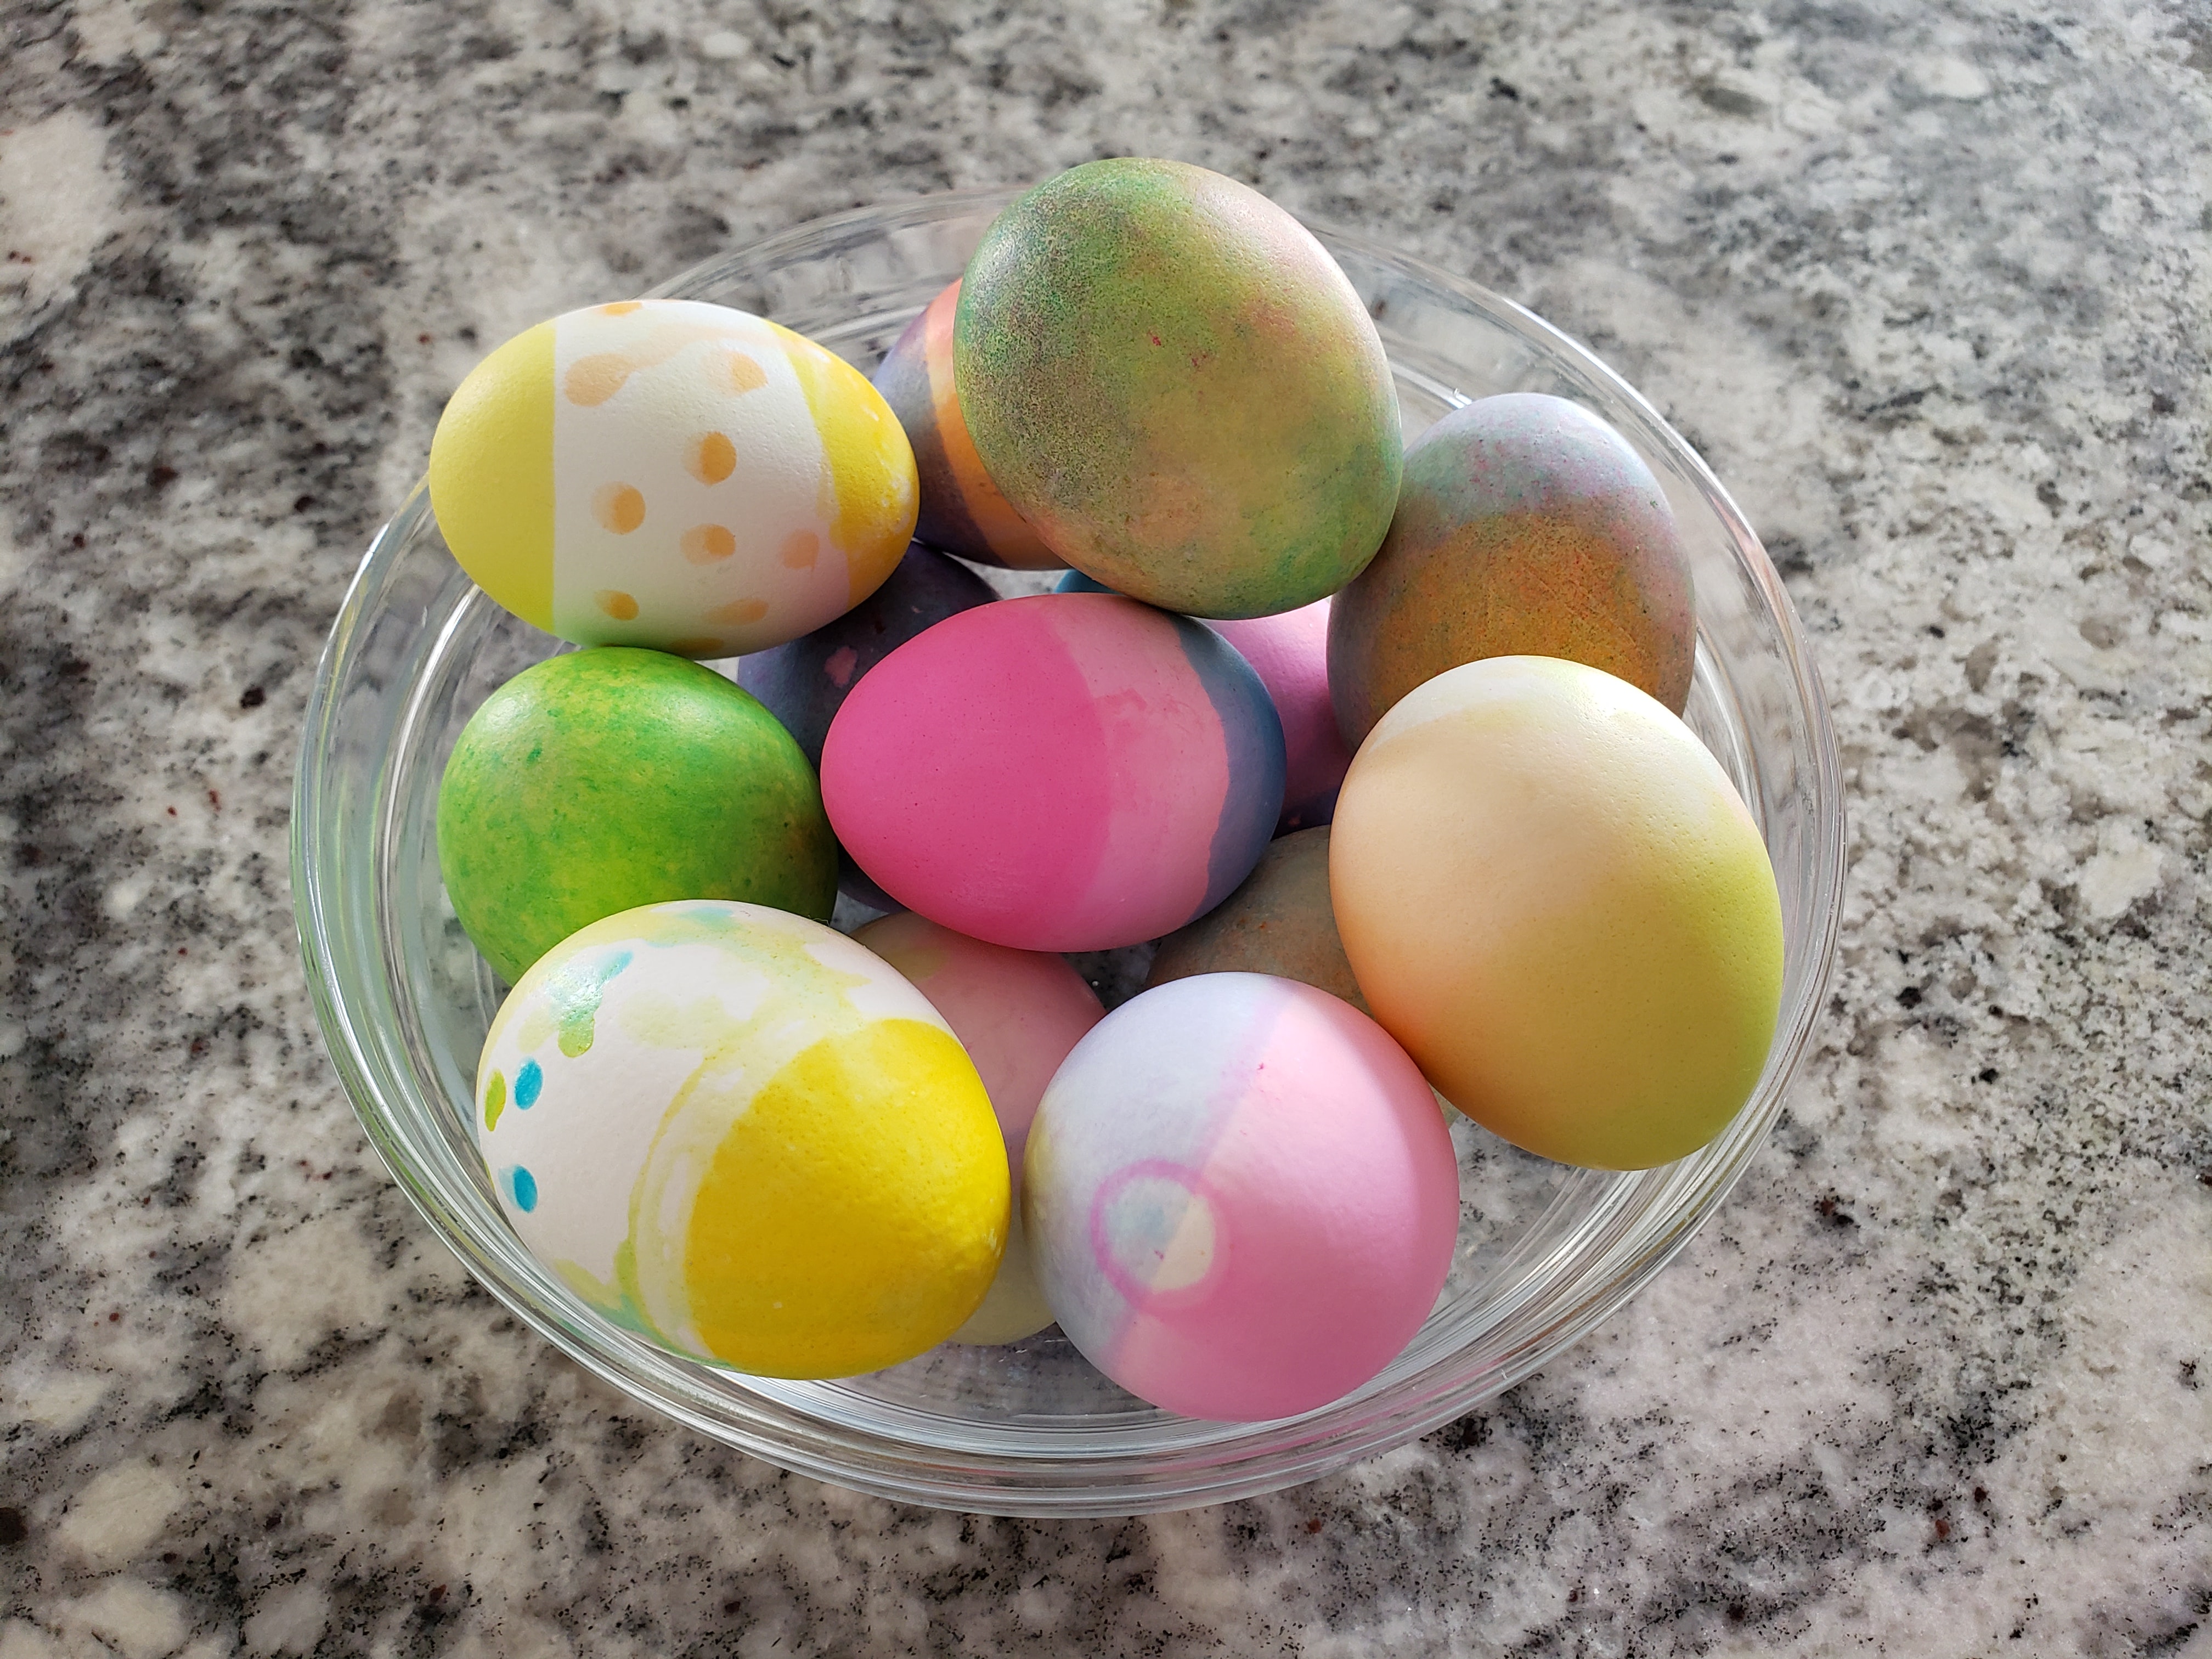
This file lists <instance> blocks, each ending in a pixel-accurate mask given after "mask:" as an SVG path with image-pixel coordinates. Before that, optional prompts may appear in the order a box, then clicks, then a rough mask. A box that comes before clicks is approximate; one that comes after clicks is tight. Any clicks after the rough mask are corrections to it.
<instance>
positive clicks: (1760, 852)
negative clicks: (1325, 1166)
mask: <svg viewBox="0 0 2212 1659" xmlns="http://www.w3.org/2000/svg"><path fill="white" fill-rule="evenodd" d="M1329 881H1330V888H1331V891H1332V893H1333V896H1334V901H1335V912H1336V922H1337V927H1338V930H1339V932H1340V933H1341V934H1342V936H1343V939H1344V951H1345V955H1346V958H1347V959H1348V960H1349V961H1350V962H1351V963H1352V971H1353V972H1354V973H1355V974H1357V975H1358V978H1359V986H1360V988H1361V989H1362V990H1364V992H1366V994H1367V1000H1368V1004H1369V1006H1370V1007H1371V1008H1372V1009H1373V1010H1374V1012H1375V1018H1376V1019H1378V1020H1380V1021H1381V1022H1382V1024H1383V1026H1384V1027H1385V1028H1386V1029H1388V1030H1389V1032H1390V1034H1391V1035H1392V1036H1395V1037H1396V1038H1397V1039H1398V1041H1399V1042H1401V1043H1403V1044H1404V1045H1405V1047H1406V1050H1407V1053H1409V1054H1412V1055H1413V1058H1414V1060H1417V1061H1418V1062H1419V1065H1420V1066H1421V1069H1422V1070H1423V1071H1424V1072H1425V1073H1427V1074H1428V1077H1429V1080H1430V1081H1431V1083H1433V1084H1435V1085H1436V1086H1437V1089H1438V1090H1439V1091H1442V1092H1443V1095H1444V1096H1445V1097H1446V1098H1448V1099H1449V1100H1450V1101H1451V1103H1453V1104H1454V1105H1455V1106H1457V1107H1458V1108H1459V1109H1461V1110H1462V1111H1463V1112H1465V1113H1466V1114H1467V1115H1468V1116H1469V1117H1471V1118H1473V1119H1474V1120H1475V1121H1477V1122H1478V1123H1480V1124H1482V1125H1483V1126H1484V1127H1486V1128H1489V1129H1491V1130H1492V1131H1494V1132H1495V1133H1498V1134H1500V1135H1503V1136H1504V1138H1505V1139H1508V1140H1510V1141H1511V1142H1513V1143H1514V1144H1515V1145H1516V1146H1522V1147H1525V1148H1527V1149H1528V1151H1529V1152H1536V1153H1540V1154H1541V1155H1542V1156H1544V1157H1546V1158H1557V1159H1559V1160H1560V1161H1561V1162H1562V1163H1566V1164H1583V1165H1588V1166H1590V1167H1594V1168H1598V1169H1608V1170H1639V1169H1646V1168H1649V1167H1650V1166H1652V1165H1655V1164H1665V1163H1668V1162H1670V1161H1671V1160H1673V1159H1674V1158H1680V1157H1682V1156H1684V1155H1685V1154H1686V1153H1689V1152H1694V1151H1696V1150H1697V1149H1698V1148H1699V1146H1704V1145H1705V1142H1707V1141H1708V1140H1710V1139H1712V1138H1713V1136H1715V1135H1716V1134H1717V1133H1720V1131H1721V1129H1722V1128H1723V1127H1724V1126H1725V1125H1726V1124H1727V1123H1728V1121H1729V1119H1730V1118H1731V1117H1733V1116H1735V1113H1736V1110H1737V1109H1738V1108H1740V1107H1741V1105H1742V1104H1743V1103H1744V1101H1745V1100H1746V1099H1747V1097H1749V1096H1750V1094H1751V1091H1752V1090H1753V1087H1754V1086H1756V1085H1757V1084H1758V1081H1759V1073H1760V1072H1761V1071H1762V1070H1763V1069H1764V1068H1765V1064H1766V1053H1767V1048H1768V1045H1769V1044H1770V1043H1771V1041H1772V1039H1773V1036H1774V1024H1775V1019H1776V1017H1777V1015H1778V1012H1779V1010H1780V1007H1781V1000H1782V956H1783V945H1782V905H1781V899H1780V896H1779V895H1778V893H1777V891H1776V889H1775V884H1774V872H1773V869H1772V866H1771V865H1770V864H1769V863H1768V862H1767V857H1766V848H1765V844H1764V842H1761V840H1760V838H1759V826H1758V825H1757V824H1756V823H1753V820H1752V817H1751V814H1750V813H1749V812H1748V811H1747V810H1746V809H1745V807H1744V805H1743V802H1742V800H1741V799H1739V798H1738V796H1737V794H1736V793H1735V788H1734V787H1732V786H1731V785H1730V783H1729V778H1728V775H1727V774H1726V773H1725V772H1723V770H1722V769H1721V767H1720V763H1718V762H1717V761H1716V760H1715V759H1714V758H1713V757H1712V756H1711V754H1709V753H1708V752H1707V751H1706V750H1705V745H1704V744H1701V743H1699V741H1698V739H1697V737H1696V735H1695V734H1694V733H1692V732H1691V730H1690V728H1689V727H1688V726H1685V725H1683V724H1682V722H1681V721H1680V720H1678V719H1677V718H1675V716H1674V714H1671V713H1669V712H1668V710H1667V709H1666V708H1664V707H1662V705H1661V704H1660V703H1658V702H1656V701H1655V700H1653V699H1652V698H1650V697H1648V696H1645V695H1644V693H1643V692H1641V691H1639V690H1637V689H1636V688H1635V687H1634V686H1632V685H1630V684H1627V683H1626V681H1623V680H1619V679H1616V678H1613V676H1612V675H1610V674H1607V673H1603V672H1601V671H1599V670H1597V669H1595V668H1589V667H1585V666H1583V665H1582V664H1579V663H1572V662H1565V661H1563V660H1560V659H1557V658H1550V657H1492V658H1489V659H1486V660H1484V661H1481V662H1476V663H1469V664H1467V665H1463V666H1462V667H1458V668H1454V669H1450V670H1449V671H1446V672H1444V673H1443V674H1440V675H1438V676H1437V678H1434V679H1432V680H1430V681H1428V682H1427V683H1426V684H1423V685H1420V686H1419V687H1417V688H1416V689H1415V690H1413V691H1411V692H1409V693H1408V694H1407V696H1405V697H1404V698H1403V699H1401V701H1400V702H1398V704H1397V705H1396V707H1395V708H1392V709H1391V710H1390V712H1389V714H1385V715H1384V716H1383V719H1382V721H1381V722H1380V723H1379V724H1378V725H1377V726H1376V727H1375V729H1374V731H1373V732H1370V734H1369V735H1368V738H1367V741H1366V742H1365V743H1364V744H1362V745H1361V746H1360V750H1359V753H1358V756H1357V757H1355V758H1354V759H1353V761H1352V771H1351V774H1350V775H1348V776H1347V777H1346V779H1345V781H1344V793H1343V794H1342V795H1341V796H1340V798H1339V799H1338V801H1337V806H1336V821H1335V823H1334V826H1333V827H1332V829H1331V831H1330V844H1329Z"/></svg>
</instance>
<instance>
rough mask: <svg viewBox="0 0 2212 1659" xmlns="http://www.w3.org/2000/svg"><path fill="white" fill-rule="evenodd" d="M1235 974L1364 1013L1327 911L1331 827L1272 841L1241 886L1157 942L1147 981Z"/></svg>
mask: <svg viewBox="0 0 2212 1659" xmlns="http://www.w3.org/2000/svg"><path fill="white" fill-rule="evenodd" d="M1231 973H1243V974H1276V975H1280V976H1281V977H1283V978H1285V979H1295V980H1299V981H1303V982H1304V983H1305V984H1308V985H1310V986H1313V987H1316V989H1318V990H1322V991H1326V992H1328V994H1330V995H1331V996H1334V997H1342V998H1343V999H1344V1000H1346V1002H1348V1003H1350V1004H1351V1005H1352V1006H1353V1007H1355V1008H1357V1009H1358V1010H1359V1011H1360V1012H1362V1013H1364V1012H1367V1000H1366V998H1364V996H1362V995H1361V994H1360V992H1359V981H1358V980H1356V979H1354V978H1353V977H1352V964H1351V963H1349V962H1347V961H1346V960H1345V955H1344V941H1343V940H1341V939H1339V938H1338V937H1337V936H1336V915H1335V913H1334V911H1333V910H1332V909H1331V908H1329V897H1328V825H1327V824H1323V825H1322V826H1321V827H1320V828H1319V829H1301V830H1299V831H1297V833H1296V834H1295V835H1288V836H1281V837H1279V838H1278V839H1277V840H1275V841H1273V842H1269V843H1268V845H1267V851H1266V852H1265V853H1262V854H1261V855H1260V862H1259V864H1258V865H1257V866H1255V867H1254V869H1253V872H1252V873H1251V874H1250V875H1249V876H1247V877H1246V878H1244V884H1243V886H1242V887H1239V888H1238V889H1237V890H1236V891H1235V892H1233V893H1231V895H1230V896H1228V897H1227V898H1226V899H1225V900H1223V901H1222V902H1220V903H1219V904H1218V905H1216V906H1215V907H1214V908H1212V909H1211V910H1209V911H1207V912H1206V914H1205V915H1202V916H1200V918H1199V919H1198V920H1197V921H1194V922H1192V923H1191V924H1190V925H1189V926H1188V927H1179V928H1177V929H1176V931H1175V932H1174V933H1170V934H1169V935H1168V936H1167V937H1166V938H1165V939H1162V940H1161V941H1160V944H1159V949H1158V951H1155V952H1154V953H1153V956H1152V969H1151V971H1150V972H1149V973H1148V974H1147V975H1146V978H1145V984H1146V987H1152V986H1154V985H1164V984H1166V983H1167V982H1168V981H1170V980H1175V979H1188V978H1190V977H1191V976H1192V975H1194V974H1231Z"/></svg>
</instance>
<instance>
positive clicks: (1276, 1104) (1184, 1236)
mask: <svg viewBox="0 0 2212 1659" xmlns="http://www.w3.org/2000/svg"><path fill="white" fill-rule="evenodd" d="M1023 1194H1024V1196H1023V1209H1024V1224H1025V1226H1026V1230H1027V1233H1028V1238H1029V1246H1030V1257H1031V1261H1032V1262H1033V1263H1034V1265H1035V1267H1036V1273H1037V1278H1038V1280H1039V1282H1040V1283H1041V1284H1042V1285H1043V1286H1044V1291H1045V1296H1046V1297H1047V1299H1048V1300H1049V1301H1050V1303H1051V1304H1052V1309H1053V1312H1054V1315H1055V1316H1057V1317H1058V1318H1059V1321H1060V1329H1061V1330H1063V1331H1065V1332H1066V1334H1067V1336H1068V1338H1069V1340H1072V1341H1073V1343H1074V1344H1075V1346H1077V1347H1078V1348H1079V1349H1081V1350H1082V1351H1083V1352H1084V1354H1085V1357H1086V1358H1089V1359H1090V1361H1091V1364H1094V1365H1096V1366H1097V1367H1098V1369H1099V1370H1102V1371H1103V1372H1104V1373H1105V1374H1106V1375H1107V1376H1109V1377H1111V1378H1112V1379H1113V1380H1114V1381H1115V1383H1119V1384H1120V1385H1121V1387H1123V1388H1125V1389H1127V1390H1129V1392H1130V1393H1132V1394H1133V1395H1137V1396H1139V1398H1140V1399H1144V1400H1147V1401H1151V1402H1152V1404H1154V1405H1156V1406H1160V1407H1165V1408H1166V1409H1168V1410H1170V1411H1176V1412H1181V1413H1184V1414H1185V1415H1187V1416H1191V1417H1203V1418H1212V1419H1218V1420H1220V1421H1225V1422H1253V1421H1258V1420H1261V1419H1268V1418H1277V1417H1289V1416H1292V1415H1295V1414H1296V1413H1299V1412H1305V1411H1311V1410H1313V1409H1315V1408H1316V1407H1321V1406H1324V1405H1327V1404H1328V1402H1329V1401H1332V1400H1335V1399H1339V1398H1340V1397H1341V1396H1342V1395H1346V1394H1348V1393H1350V1392H1351V1391H1352V1389H1356V1388H1358V1387H1359V1385H1360V1384H1361V1383H1365V1382H1367V1381H1369V1380H1370V1378H1372V1377H1374V1376H1376V1374H1377V1373H1379V1372H1380V1371H1381V1370H1383V1368H1384V1367H1385V1366H1387V1365H1388V1364H1389V1363H1390V1361H1391V1360H1392V1359H1394V1358H1396V1357H1397V1355H1398V1354H1399V1353H1400V1352H1402V1351H1403V1349H1404V1348H1405V1346H1406V1344H1407V1342H1408V1341H1410V1340H1412V1339H1413V1334H1414V1332H1416V1331H1417V1330H1419V1328H1420V1325H1421V1322H1422V1321H1423V1320H1424V1319H1425V1318H1426V1317H1427V1316H1428V1314H1429V1310H1431V1308H1432V1307H1433V1306H1434V1305H1435V1304H1436V1299H1437V1292H1438V1291H1441V1290H1442V1289H1443V1282H1444V1276H1445V1274H1446V1273H1447V1272H1448V1271H1449V1268H1450V1266H1451V1255H1452V1244H1453V1241H1454V1239H1455V1237H1456V1235H1457V1231H1458V1226H1459V1170H1458V1166H1457V1164H1455V1161H1454V1158H1453V1155H1452V1146H1451V1137H1450V1136H1449V1133H1446V1131H1445V1128H1444V1122H1443V1116H1442V1115H1441V1114H1439V1113H1438V1112H1437V1107H1436V1101H1435V1097H1433V1096H1432V1095H1431V1093H1430V1091H1429V1085H1428V1084H1427V1083H1426V1082H1425V1081H1424V1080H1423V1079H1422V1077H1421V1073H1420V1072H1419V1069H1418V1068H1417V1067H1415V1066H1414V1065H1413V1061H1412V1060H1409V1059H1407V1057H1406V1054H1405V1052H1404V1050H1402V1049H1401V1048H1399V1047H1398V1045H1397V1044H1396V1043H1395V1042H1392V1041H1391V1040H1390V1038H1389V1036H1388V1035H1386V1034H1385V1033H1384V1031H1383V1028H1382V1027H1381V1026H1379V1025H1377V1024H1375V1022H1374V1021H1373V1020H1371V1019H1370V1018H1367V1017H1366V1016H1365V1015H1364V1014H1363V1013H1361V1012H1358V1010H1357V1009H1355V1008H1353V1007H1352V1006H1350V1005H1349V1004H1347V1003H1344V1002H1340V1001H1339V1000H1337V999H1336V998H1334V997H1332V996H1330V995H1328V994H1327V993H1325V992H1322V991H1317V990H1316V989H1314V988H1313V987H1311V986H1310V985H1301V984H1299V983H1297V981H1293V980H1286V979H1277V978H1274V977H1273V976H1272V975H1266V974H1203V975H1199V976H1198V977H1196V978H1194V979H1182V980H1177V981H1174V982H1173V983H1172V984H1168V985H1163V986H1160V987H1158V988H1156V989H1153V990H1150V991H1146V993H1144V994H1142V995H1141V996H1139V997H1137V998H1136V999H1134V1000H1132V1001H1129V1002H1127V1003H1124V1004H1123V1005H1122V1006H1121V1007H1119V1008H1117V1009H1115V1011H1114V1012H1112V1013H1110V1014H1109V1015H1108V1016H1107V1017H1106V1018H1104V1019H1103V1021H1101V1022H1100V1023H1099V1024H1098V1025H1097V1027H1096V1028H1095V1029H1093V1030H1092V1031H1091V1034H1090V1035H1089V1036H1086V1037H1085V1038H1084V1039H1083V1041H1082V1042H1079V1043H1077V1044H1076V1046H1075V1051H1074V1052H1073V1054H1070V1055H1069V1056H1068V1057H1067V1060H1066V1064H1064V1065H1063V1066H1061V1067H1060V1070H1059V1072H1058V1073H1056V1074H1055V1075H1054V1078H1053V1080H1052V1083H1051V1085H1050V1086H1048V1088H1047V1089H1046V1090H1045V1094H1044V1100H1043V1102H1042V1104H1041V1105H1040V1106H1039V1107H1038V1109H1037V1115H1036V1121H1035V1122H1034V1123H1033V1124H1032V1125H1031V1126H1030V1139H1029V1156H1028V1161H1027V1166H1026V1169H1025V1171H1024V1186H1023Z"/></svg>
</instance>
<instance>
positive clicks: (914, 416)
mask: <svg viewBox="0 0 2212 1659" xmlns="http://www.w3.org/2000/svg"><path fill="white" fill-rule="evenodd" d="M959 298H960V284H959V283H953V284H952V285H951V287H949V288H947V289H945V291H944V292H943V293H942V294H940V295H938V296H937V297H936V298H935V299H934V300H932V301H930V302H929V304H928V305H927V307H924V308H923V310H922V313H921V315H920V316H919V317H916V318H915V319H914V320H913V321H912V322H911V323H908V325H907V326H906V331H905V332H904V333H903V334H901V335H900V336H899V337H898V339H897V340H896V342H895V343H893V344H892V346H891V349H890V352H889V353H888V354H887V355H886V356H884V361H883V362H882V363H880V364H879V365H878V367H877V369H876V373H875V377H874V378H875V387H876V390H877V391H878V392H882V393H883V394H884V402H885V403H887V404H890V408H891V412H892V413H893V414H894V415H896V416H898V419H899V424H900V425H901V426H902V427H904V428H906V435H907V441H908V442H909V443H911V444H912V445H913V446H914V465H915V473H916V474H917V476H918V477H920V479H921V516H920V517H919V518H918V519H917V520H915V527H914V533H915V535H916V536H917V537H919V538H921V540H923V541H925V542H927V543H928V544H930V545H931V546H932V547H940V548H943V549H944V550H945V551H946V552H947V553H957V554H958V555H959V556H961V557H962V558H963V559H974V560H975V561H976V562H979V563H981V564H996V565H1004V566H1006V567H1007V568H1010V569H1014V570H1053V569H1057V568H1059V567H1060V564H1061V563H1062V562H1063V561H1062V560H1061V559H1060V556H1059V555H1058V554H1056V553H1054V551H1053V550H1051V549H1050V548H1048V547H1047V546H1046V545H1045V544H1044V543H1043V542H1042V541H1041V540H1040V539H1039V538H1038V537H1037V533H1036V531H1034V530H1032V529H1030V526H1029V521H1028V520H1026V519H1024V518H1023V517H1022V515H1021V514H1020V513H1017V512H1015V511H1014V509H1013V507H1012V504H1011V503H1010V502H1009V501H1007V500H1006V495H1005V494H1004V493H1003V492H1001V491H1000V489H999V486H998V485H997V484H995V483H992V481H991V475H990V474H989V473H988V472H987V471H984V470H983V458H982V457H981V456H980V455H978V454H977V453H975V440H974V439H973V438H971V437H969V435H968V422H967V421H966V420H965V419H964V418H963V416H962V415H961V413H960V398H959V395H958V394H957V392H955V391H954V390H953V386H952V316H953V310H954V307H956V306H957V304H958V302H959Z"/></svg>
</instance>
